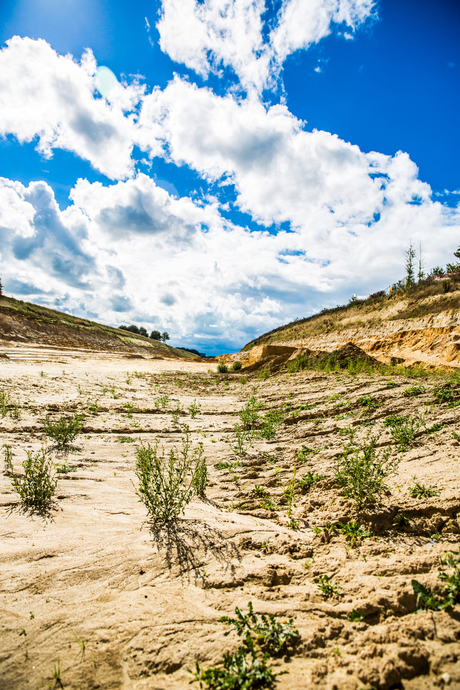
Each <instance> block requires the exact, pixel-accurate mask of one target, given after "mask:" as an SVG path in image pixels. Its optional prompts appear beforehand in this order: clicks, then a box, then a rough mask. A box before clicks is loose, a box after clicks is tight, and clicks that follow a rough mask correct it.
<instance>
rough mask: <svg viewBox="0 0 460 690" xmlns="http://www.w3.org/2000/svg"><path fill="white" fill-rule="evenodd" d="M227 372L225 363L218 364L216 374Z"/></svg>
mask: <svg viewBox="0 0 460 690" xmlns="http://www.w3.org/2000/svg"><path fill="white" fill-rule="evenodd" d="M227 372H228V366H227V365H226V364H225V362H219V364H218V365H217V373H218V374H226V373H227Z"/></svg>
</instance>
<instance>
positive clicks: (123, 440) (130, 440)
mask: <svg viewBox="0 0 460 690" xmlns="http://www.w3.org/2000/svg"><path fill="white" fill-rule="evenodd" d="M135 442H136V439H135V438H131V436H119V437H118V443H135Z"/></svg>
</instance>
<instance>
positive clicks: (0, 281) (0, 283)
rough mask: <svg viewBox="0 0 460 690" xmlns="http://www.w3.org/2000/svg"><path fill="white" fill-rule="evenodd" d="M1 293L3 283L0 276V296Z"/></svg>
mask: <svg viewBox="0 0 460 690" xmlns="http://www.w3.org/2000/svg"><path fill="white" fill-rule="evenodd" d="M2 295H3V285H2V279H1V277H0V297H1V296H2Z"/></svg>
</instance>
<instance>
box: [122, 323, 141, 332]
mask: <svg viewBox="0 0 460 690" xmlns="http://www.w3.org/2000/svg"><path fill="white" fill-rule="evenodd" d="M118 328H120V329H121V330H122V331H129V332H130V333H139V328H138V327H137V326H135V325H134V324H133V325H132V326H118Z"/></svg>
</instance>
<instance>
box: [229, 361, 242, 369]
mask: <svg viewBox="0 0 460 690" xmlns="http://www.w3.org/2000/svg"><path fill="white" fill-rule="evenodd" d="M242 366H243V365H242V364H241V362H233V364H232V371H239V370H240V369H241V367H242Z"/></svg>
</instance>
